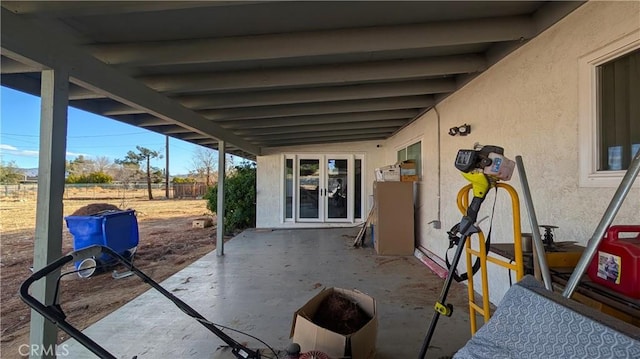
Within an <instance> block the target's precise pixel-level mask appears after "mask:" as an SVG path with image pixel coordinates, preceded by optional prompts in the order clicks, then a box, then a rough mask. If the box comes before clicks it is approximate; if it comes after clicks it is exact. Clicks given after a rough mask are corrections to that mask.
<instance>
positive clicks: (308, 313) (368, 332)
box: [290, 288, 378, 359]
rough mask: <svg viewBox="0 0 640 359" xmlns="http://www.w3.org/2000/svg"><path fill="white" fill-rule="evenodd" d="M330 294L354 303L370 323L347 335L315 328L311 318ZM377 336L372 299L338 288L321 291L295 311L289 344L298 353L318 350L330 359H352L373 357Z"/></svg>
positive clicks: (376, 317) (375, 313)
mask: <svg viewBox="0 0 640 359" xmlns="http://www.w3.org/2000/svg"><path fill="white" fill-rule="evenodd" d="M334 291H335V292H337V293H338V294H341V295H343V296H345V297H347V298H349V299H351V300H353V301H354V302H356V303H357V304H358V305H359V306H360V308H361V309H362V310H364V311H365V312H366V313H367V314H368V315H369V316H370V317H371V320H369V322H367V323H366V324H365V325H364V326H363V327H362V328H360V329H359V330H358V331H356V332H355V333H352V334H349V335H343V334H339V333H335V332H333V331H331V330H328V329H325V328H322V327H320V326H318V325H317V324H315V323H314V322H313V317H314V316H315V314H316V312H317V310H318V308H319V306H320V304H321V303H322V301H323V300H324V299H325V298H327V296H329V295H330V294H331V293H333V292H334ZM377 335H378V313H377V311H376V301H375V299H373V298H372V297H370V296H368V295H366V294H364V293H362V292H360V291H358V290H348V289H340V288H325V289H323V290H322V291H321V292H320V293H318V294H317V295H316V296H314V297H313V298H311V299H310V300H309V301H308V302H307V303H306V304H305V305H303V306H302V307H301V308H300V309H298V310H297V311H296V312H295V314H294V315H293V324H292V325H291V334H290V336H291V337H292V338H293V342H294V343H298V344H299V345H300V348H301V349H302V352H307V351H310V350H318V351H321V352H324V353H326V354H327V355H329V356H330V357H332V358H343V357H350V358H352V359H369V358H373V357H375V354H376V337H377Z"/></svg>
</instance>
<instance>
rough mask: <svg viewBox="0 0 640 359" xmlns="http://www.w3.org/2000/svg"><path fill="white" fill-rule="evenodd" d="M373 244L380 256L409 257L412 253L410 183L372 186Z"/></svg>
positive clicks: (411, 191) (384, 183) (411, 193)
mask: <svg viewBox="0 0 640 359" xmlns="http://www.w3.org/2000/svg"><path fill="white" fill-rule="evenodd" d="M373 200H374V206H375V208H374V218H373V224H374V243H375V245H374V246H375V249H376V252H377V253H378V254H380V255H398V256H408V255H412V254H413V252H414V249H415V237H414V223H413V182H374V183H373Z"/></svg>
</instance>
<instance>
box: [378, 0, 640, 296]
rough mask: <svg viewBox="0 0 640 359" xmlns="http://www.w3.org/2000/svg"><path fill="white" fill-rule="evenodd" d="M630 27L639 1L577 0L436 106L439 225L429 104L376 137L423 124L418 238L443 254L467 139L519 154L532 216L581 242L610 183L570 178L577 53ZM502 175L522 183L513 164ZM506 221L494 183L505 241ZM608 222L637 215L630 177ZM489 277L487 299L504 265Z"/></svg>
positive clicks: (639, 14) (501, 284) (495, 236)
mask: <svg viewBox="0 0 640 359" xmlns="http://www.w3.org/2000/svg"><path fill="white" fill-rule="evenodd" d="M639 29H640V2H637V1H636V2H590V3H587V4H585V5H583V6H582V7H580V8H579V9H577V10H576V11H575V12H574V13H572V14H570V15H569V16H568V17H566V18H565V19H563V20H562V21H561V22H559V23H558V24H556V25H554V26H553V27H552V28H550V29H549V30H547V31H546V32H544V33H543V34H541V35H540V36H538V37H536V38H535V39H533V40H531V41H530V42H529V43H527V44H526V45H524V46H523V47H521V48H520V49H518V50H517V51H515V52H514V53H512V54H510V55H509V56H507V57H506V58H505V59H503V60H502V61H500V62H499V63H497V64H496V65H494V66H493V67H491V68H490V69H489V70H488V71H486V72H485V73H483V74H482V75H481V76H479V77H478V78H476V79H474V80H473V81H471V82H470V83H469V84H467V85H466V86H465V87H463V88H462V89H460V90H459V91H457V92H456V93H455V94H454V95H452V96H450V97H449V98H447V99H446V100H445V101H443V102H441V103H440V104H439V105H438V106H437V109H438V112H439V114H440V127H441V129H440V132H439V133H440V134H441V139H440V140H441V141H440V142H441V146H440V159H441V172H440V173H441V177H440V188H441V219H442V224H443V225H442V229H440V230H436V229H433V228H432V227H431V226H429V225H427V224H426V223H427V222H429V221H431V220H433V219H436V218H437V213H438V207H437V194H438V190H437V188H438V187H437V185H438V181H437V173H438V171H437V165H438V164H437V157H436V156H434V154H437V153H438V146H437V135H435V133H436V132H437V115H436V113H435V111H430V112H429V113H427V114H425V115H424V116H423V117H422V118H421V119H419V120H418V121H416V122H415V123H414V124H413V125H412V128H408V129H406V130H405V131H403V132H401V133H399V134H398V135H397V136H396V137H394V138H393V139H391V140H389V141H388V143H386V144H385V146H386V147H394V146H397V145H398V144H400V143H403V142H405V141H406V139H407V137H409V136H414V135H415V133H416V132H423V133H424V134H425V141H424V142H423V153H424V155H423V156H424V160H423V167H424V177H425V181H424V182H423V183H422V185H421V187H420V188H421V192H420V196H419V197H420V202H421V211H420V212H419V215H420V221H421V224H422V228H421V231H420V233H419V236H420V237H419V241H420V243H421V245H422V246H423V247H425V248H427V249H428V250H429V251H431V252H433V253H435V254H436V255H438V256H440V257H443V256H444V253H445V250H446V249H447V245H448V240H447V235H446V233H445V232H446V230H447V229H449V228H450V227H451V226H453V225H454V224H455V223H457V222H458V221H459V220H460V216H461V214H460V212H459V211H458V209H457V207H456V205H455V199H456V194H457V192H458V191H459V189H460V188H461V187H462V186H464V185H465V184H466V183H467V182H466V181H465V180H464V179H463V178H462V177H461V175H460V173H459V172H458V171H457V170H456V169H455V167H454V166H453V161H454V159H455V156H456V153H457V151H458V149H461V148H472V146H473V144H474V143H475V142H479V143H481V144H494V145H499V146H502V147H504V149H505V155H506V156H507V157H509V158H511V159H514V160H515V156H516V155H521V156H522V157H523V162H524V165H525V169H526V171H527V178H528V180H529V187H530V189H531V192H532V197H533V201H534V206H535V210H536V214H537V218H538V222H539V224H553V225H557V226H559V227H560V228H559V229H557V230H556V231H555V234H556V240H560V241H578V242H579V243H581V244H583V245H584V244H586V242H587V240H588V239H589V238H590V237H591V235H592V234H593V231H594V230H595V228H596V226H597V225H598V223H599V221H600V219H601V217H602V215H603V214H604V212H605V210H606V208H607V206H608V204H609V202H610V200H611V198H612V197H613V194H614V193H615V190H616V188H580V187H579V181H578V151H579V147H578V146H579V145H578V143H579V141H578V112H579V109H578V59H579V58H580V57H581V56H584V55H586V54H588V53H590V52H592V51H595V50H597V49H599V48H601V47H603V46H605V45H606V44H608V43H611V42H613V41H616V40H617V39H619V38H621V37H624V36H625V35H628V34H630V33H632V32H637V31H638V30H639ZM464 123H469V124H471V126H472V133H471V134H470V135H469V136H466V137H460V136H456V137H450V136H449V135H447V134H446V131H447V130H448V129H449V128H450V127H453V126H459V125H461V124H464ZM636 182H640V181H639V180H636ZM509 184H510V185H512V186H513V187H514V188H515V189H516V190H517V191H518V193H520V194H521V193H522V191H521V186H520V179H519V177H518V175H517V173H516V174H515V175H514V177H513V178H512V180H511V181H510V182H509ZM491 200H492V195H491V196H489V197H488V199H487V201H486V202H485V204H484V206H483V213H484V214H481V215H480V216H479V218H482V217H483V216H484V215H489V214H490V210H491V207H492V201H491ZM520 203H521V207H522V209H521V217H522V227H523V232H531V228H530V226H529V222H528V214H527V212H526V209H525V206H524V202H523V199H522V198H521V200H520ZM511 223H512V219H511V206H510V202H509V197H508V195H507V194H506V192H501V193H500V194H499V195H498V204H497V206H496V210H495V216H494V221H493V232H492V241H494V242H510V241H512V237H513V235H512V234H511V233H512V232H513V231H512V228H511ZM615 223H626V224H630V223H633V224H638V223H640V190H639V189H638V186H636V187H635V188H634V189H632V190H631V192H630V193H629V195H628V196H627V198H626V200H625V202H624V204H623V206H622V208H621V209H620V212H619V213H618V215H617V217H616V218H615V220H614V224H615ZM488 224H489V221H485V222H484V223H483V226H482V227H483V228H484V229H485V230H486V228H487V227H488ZM451 255H453V251H452V253H451ZM463 268H464V267H463V266H461V269H463ZM477 280H479V278H478V279H477ZM489 282H490V291H491V300H492V302H495V303H497V302H498V301H499V300H500V298H502V296H503V294H504V292H505V291H506V289H507V287H508V273H507V272H506V270H503V269H496V268H495V267H494V268H493V269H492V271H491V273H490V280H489Z"/></svg>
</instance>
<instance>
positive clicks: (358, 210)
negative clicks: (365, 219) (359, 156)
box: [353, 160, 362, 218]
mask: <svg viewBox="0 0 640 359" xmlns="http://www.w3.org/2000/svg"><path fill="white" fill-rule="evenodd" d="M354 170H355V172H356V173H355V176H354V187H355V192H354V202H353V218H362V160H356V163H355V169H354Z"/></svg>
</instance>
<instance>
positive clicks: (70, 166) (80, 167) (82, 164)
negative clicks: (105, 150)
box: [67, 155, 94, 176]
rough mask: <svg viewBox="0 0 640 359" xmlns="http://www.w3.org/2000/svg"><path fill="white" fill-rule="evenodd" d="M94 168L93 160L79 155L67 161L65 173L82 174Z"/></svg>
mask: <svg viewBox="0 0 640 359" xmlns="http://www.w3.org/2000/svg"><path fill="white" fill-rule="evenodd" d="M93 169H94V162H93V161H92V160H91V159H89V158H85V157H84V156H83V155H79V156H77V157H76V158H74V159H73V160H71V161H68V162H67V174H68V175H70V176H72V175H73V176H84V175H86V174H88V173H90V172H92V171H93Z"/></svg>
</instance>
